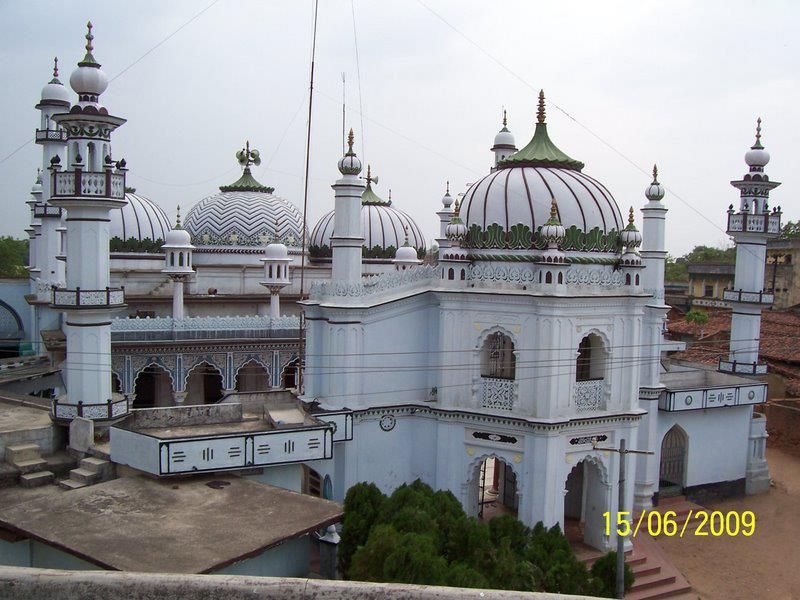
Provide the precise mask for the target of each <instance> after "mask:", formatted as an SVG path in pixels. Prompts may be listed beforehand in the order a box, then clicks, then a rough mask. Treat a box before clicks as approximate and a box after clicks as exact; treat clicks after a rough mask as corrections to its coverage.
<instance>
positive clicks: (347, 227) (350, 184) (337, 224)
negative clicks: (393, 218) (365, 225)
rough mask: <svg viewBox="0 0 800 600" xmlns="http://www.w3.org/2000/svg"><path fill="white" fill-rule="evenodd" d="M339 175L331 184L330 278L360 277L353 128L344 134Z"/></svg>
mask: <svg viewBox="0 0 800 600" xmlns="http://www.w3.org/2000/svg"><path fill="white" fill-rule="evenodd" d="M339 172H340V173H341V174H342V178H341V179H339V180H338V181H337V182H336V183H334V184H333V185H332V186H331V187H332V188H333V190H334V196H335V204H334V210H335V212H334V221H333V235H332V236H331V248H332V249H333V269H332V271H333V272H332V275H331V276H332V279H333V280H334V281H348V282H351V283H357V282H360V281H361V247H362V245H363V244H364V235H363V233H362V232H361V194H363V193H364V182H363V181H362V180H361V179H359V177H358V174H359V173H361V161H360V160H359V159H358V157H357V156H356V153H355V152H354V151H353V130H352V129H351V130H350V133H349V135H348V136H347V153H346V154H345V155H344V156H343V157H342V158H341V159H340V160H339Z"/></svg>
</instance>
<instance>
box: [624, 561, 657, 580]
mask: <svg viewBox="0 0 800 600" xmlns="http://www.w3.org/2000/svg"><path fill="white" fill-rule="evenodd" d="M628 564H630V563H628ZM631 570H632V571H633V575H634V577H636V579H639V578H640V577H644V576H646V575H653V574H655V573H661V565H654V564H650V563H647V562H646V561H645V562H643V563H642V564H638V565H636V566H635V567H631Z"/></svg>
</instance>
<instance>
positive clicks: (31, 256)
mask: <svg viewBox="0 0 800 600" xmlns="http://www.w3.org/2000/svg"><path fill="white" fill-rule="evenodd" d="M41 203H42V172H41V171H38V172H37V174H36V181H35V182H34V184H33V186H31V195H30V197H29V198H28V200H26V202H25V204H27V205H28V206H29V207H30V209H31V223H30V226H29V227H28V228H27V229H25V231H26V232H27V233H28V271H29V272H30V274H31V275H30V278H31V293H32V294H36V280H37V279H38V278H39V273H41V269H40V268H39V255H38V253H37V250H38V247H39V241H40V237H39V235H40V234H41V231H42V222H41V221H40V220H39V218H38V217H37V216H36V207H37V206H38V205H40V204H41ZM37 234H38V235H37Z"/></svg>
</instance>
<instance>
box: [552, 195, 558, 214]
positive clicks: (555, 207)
mask: <svg viewBox="0 0 800 600" xmlns="http://www.w3.org/2000/svg"><path fill="white" fill-rule="evenodd" d="M550 218H551V219H557V218H558V203H557V202H556V199H555V198H553V199H552V201H551V202H550Z"/></svg>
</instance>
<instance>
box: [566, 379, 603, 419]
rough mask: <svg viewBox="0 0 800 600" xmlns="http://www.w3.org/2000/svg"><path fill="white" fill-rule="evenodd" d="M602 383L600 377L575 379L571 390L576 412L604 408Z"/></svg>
mask: <svg viewBox="0 0 800 600" xmlns="http://www.w3.org/2000/svg"><path fill="white" fill-rule="evenodd" d="M604 383H605V382H604V380H602V379H589V380H586V381H576V382H575V389H574V392H573V400H574V404H575V410H577V411H578V412H586V411H590V410H602V409H603V408H605V406H604V404H605V403H604V402H603V394H604V392H603V387H604Z"/></svg>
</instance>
